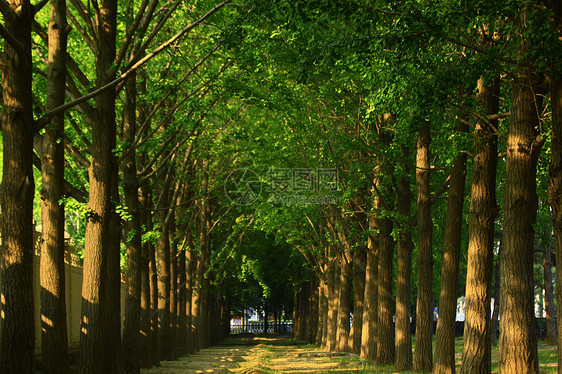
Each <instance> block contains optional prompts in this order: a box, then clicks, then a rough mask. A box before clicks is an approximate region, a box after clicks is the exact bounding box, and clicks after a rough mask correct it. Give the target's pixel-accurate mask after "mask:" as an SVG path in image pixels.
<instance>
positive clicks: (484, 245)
mask: <svg viewBox="0 0 562 374" xmlns="http://www.w3.org/2000/svg"><path fill="white" fill-rule="evenodd" d="M477 89H478V93H477V99H478V101H479V102H480V104H481V106H482V107H483V109H484V113H485V114H486V115H488V114H490V115H492V114H496V113H497V112H498V106H499V80H498V79H495V80H493V81H492V82H491V83H489V84H486V83H485V81H484V80H483V79H480V80H479V81H478V86H477ZM494 124H495V125H494ZM495 126H497V121H495V122H492V123H486V122H484V121H479V122H478V123H477V125H476V129H475V132H476V145H475V147H474V161H473V171H472V190H471V202H470V221H469V226H470V227H469V231H470V233H469V244H468V269H467V277H466V309H465V315H466V318H467V320H468V321H469V323H466V324H465V330H464V345H463V362H462V366H461V371H462V372H463V373H468V372H473V371H474V370H480V371H489V370H491V369H490V365H491V362H490V360H491V356H490V355H491V351H490V344H491V341H490V299H491V284H492V283H491V280H492V265H493V245H494V220H495V218H496V215H497V211H498V210H497V206H496V164H497V158H498V157H497V153H498V151H497V135H496V133H495V131H494V129H493V128H494V127H495ZM502 265H503V264H502Z"/></svg>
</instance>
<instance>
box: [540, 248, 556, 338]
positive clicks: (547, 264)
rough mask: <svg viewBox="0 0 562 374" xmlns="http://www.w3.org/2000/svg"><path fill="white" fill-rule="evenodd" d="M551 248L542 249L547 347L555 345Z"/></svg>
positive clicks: (554, 307)
mask: <svg viewBox="0 0 562 374" xmlns="http://www.w3.org/2000/svg"><path fill="white" fill-rule="evenodd" d="M551 255H552V248H551V247H550V246H547V247H546V248H545V249H544V257H543V271H544V295H545V297H544V300H545V302H544V304H545V309H546V341H547V343H548V345H553V346H554V345H556V339H557V337H556V306H555V305H554V292H553V287H552V258H551Z"/></svg>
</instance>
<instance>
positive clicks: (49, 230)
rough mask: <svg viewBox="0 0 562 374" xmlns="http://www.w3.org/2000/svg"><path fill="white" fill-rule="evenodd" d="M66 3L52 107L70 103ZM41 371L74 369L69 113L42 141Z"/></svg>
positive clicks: (56, 37) (54, 7) (56, 6)
mask: <svg viewBox="0 0 562 374" xmlns="http://www.w3.org/2000/svg"><path fill="white" fill-rule="evenodd" d="M68 31H69V28H68V25H67V23H66V2H65V1H64V0H53V1H52V2H51V20H50V22H49V28H48V35H49V39H48V40H49V49H48V50H49V52H48V53H49V61H50V64H49V65H48V66H47V103H46V106H45V109H46V110H51V109H53V108H56V107H57V106H59V105H63V104H64V93H65V86H66V79H65V78H66V53H67V52H66V45H67V38H68ZM41 177H42V184H41V186H42V188H41V217H42V233H41V258H40V284H41V316H42V318H41V320H42V321H43V322H42V324H43V326H42V328H41V357H42V360H41V371H42V372H45V373H66V372H67V371H68V343H67V326H66V297H65V293H66V290H65V265H64V256H65V253H64V252H65V243H64V232H65V231H64V205H63V204H62V203H61V202H60V200H61V199H62V198H63V196H64V112H61V113H59V114H57V115H55V116H53V118H52V119H51V125H50V126H49V127H48V129H47V131H46V134H45V136H43V137H42V141H41Z"/></svg>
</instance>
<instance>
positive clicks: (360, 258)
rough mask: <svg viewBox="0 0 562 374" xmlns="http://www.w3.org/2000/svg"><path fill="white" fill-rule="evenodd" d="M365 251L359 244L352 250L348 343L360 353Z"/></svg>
mask: <svg viewBox="0 0 562 374" xmlns="http://www.w3.org/2000/svg"><path fill="white" fill-rule="evenodd" d="M366 265H367V251H366V250H365V247H364V246H363V245H359V246H358V247H357V248H355V251H354V252H353V325H352V331H351V333H350V337H349V345H350V347H351V350H352V352H353V353H357V354H360V353H361V330H362V329H363V298H364V297H365V267H366Z"/></svg>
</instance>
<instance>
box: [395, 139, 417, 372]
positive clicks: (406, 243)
mask: <svg viewBox="0 0 562 374" xmlns="http://www.w3.org/2000/svg"><path fill="white" fill-rule="evenodd" d="M403 153H404V156H405V158H406V161H405V162H404V167H405V172H406V173H410V172H411V167H410V166H409V156H410V152H409V149H408V148H407V147H403ZM396 195H397V207H398V213H399V214H400V217H401V220H400V222H401V224H400V229H399V233H398V244H397V257H398V261H397V262H398V266H397V271H396V322H395V331H396V334H395V335H396V337H395V339H396V363H395V369H396V370H410V369H412V336H411V332H410V305H411V303H412V300H411V299H412V295H411V287H410V285H411V273H412V251H413V248H414V243H413V241H412V232H411V231H410V228H409V227H407V223H406V222H409V220H410V205H411V199H412V193H411V191H410V182H409V181H408V176H403V177H402V178H401V179H400V182H399V183H398V188H397V191H396Z"/></svg>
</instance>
